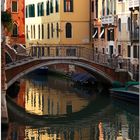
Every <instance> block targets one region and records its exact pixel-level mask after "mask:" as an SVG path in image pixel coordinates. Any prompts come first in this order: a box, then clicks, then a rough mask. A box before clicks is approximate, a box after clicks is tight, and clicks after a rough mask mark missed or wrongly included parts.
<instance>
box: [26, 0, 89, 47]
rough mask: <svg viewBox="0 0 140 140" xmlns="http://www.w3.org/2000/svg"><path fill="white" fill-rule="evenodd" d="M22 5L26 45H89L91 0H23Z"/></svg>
mask: <svg viewBox="0 0 140 140" xmlns="http://www.w3.org/2000/svg"><path fill="white" fill-rule="evenodd" d="M25 6H26V18H25V30H26V45H27V46H31V45H32V44H34V45H35V44H36V45H38V46H39V45H49V46H53V45H55V46H79V45H80V46H89V44H90V24H89V23H90V22H89V21H90V11H89V6H90V1H87V0H83V1H82V3H81V1H80V0H76V1H74V0H63V1H61V0H42V1H40V0H36V1H32V0H31V1H28V0H25ZM83 7H84V10H83Z"/></svg>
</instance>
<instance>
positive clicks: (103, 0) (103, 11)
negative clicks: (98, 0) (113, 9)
mask: <svg viewBox="0 0 140 140" xmlns="http://www.w3.org/2000/svg"><path fill="white" fill-rule="evenodd" d="M102 15H103V16H104V15H105V0H102Z"/></svg>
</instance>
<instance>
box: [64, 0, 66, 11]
mask: <svg viewBox="0 0 140 140" xmlns="http://www.w3.org/2000/svg"><path fill="white" fill-rule="evenodd" d="M64 12H66V0H64Z"/></svg>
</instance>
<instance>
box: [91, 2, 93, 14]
mask: <svg viewBox="0 0 140 140" xmlns="http://www.w3.org/2000/svg"><path fill="white" fill-rule="evenodd" d="M91 11H92V12H94V1H92V3H91Z"/></svg>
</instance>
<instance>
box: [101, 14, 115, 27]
mask: <svg viewBox="0 0 140 140" xmlns="http://www.w3.org/2000/svg"><path fill="white" fill-rule="evenodd" d="M101 24H102V25H114V26H116V25H117V16H116V15H107V16H102V17H101Z"/></svg>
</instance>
